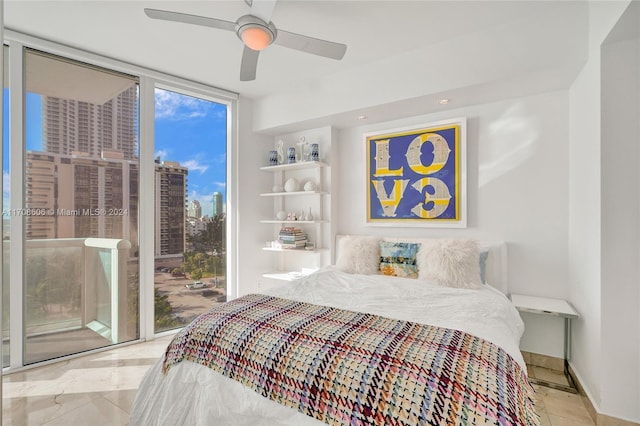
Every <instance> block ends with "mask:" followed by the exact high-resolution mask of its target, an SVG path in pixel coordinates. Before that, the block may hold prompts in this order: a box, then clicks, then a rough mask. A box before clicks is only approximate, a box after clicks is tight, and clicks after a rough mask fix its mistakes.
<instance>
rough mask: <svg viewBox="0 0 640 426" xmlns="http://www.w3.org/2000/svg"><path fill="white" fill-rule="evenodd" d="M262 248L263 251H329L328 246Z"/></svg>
mask: <svg viewBox="0 0 640 426" xmlns="http://www.w3.org/2000/svg"><path fill="white" fill-rule="evenodd" d="M262 250H265V251H278V252H281V253H287V252H289V253H326V252H327V251H329V249H328V248H322V247H321V248H314V249H307V248H274V247H263V248H262Z"/></svg>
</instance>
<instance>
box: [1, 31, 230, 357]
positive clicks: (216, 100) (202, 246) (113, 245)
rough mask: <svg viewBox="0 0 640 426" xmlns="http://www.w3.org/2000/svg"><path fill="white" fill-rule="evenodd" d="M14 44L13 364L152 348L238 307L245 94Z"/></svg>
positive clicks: (8, 280) (7, 219) (9, 318)
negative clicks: (234, 227)
mask: <svg viewBox="0 0 640 426" xmlns="http://www.w3.org/2000/svg"><path fill="white" fill-rule="evenodd" d="M14 38H15V40H14ZM25 40H26V42H25ZM8 41H9V47H8V58H7V60H8V61H9V62H10V65H9V67H8V69H9V72H8V74H5V78H6V80H5V90H4V100H5V105H6V107H5V108H6V109H5V114H4V116H3V120H4V123H5V135H4V144H3V159H4V161H3V177H4V188H3V189H4V191H3V254H4V256H3V259H4V266H5V267H4V268H3V290H2V291H3V296H4V297H3V305H4V306H3V308H4V307H6V309H3V319H4V321H3V348H4V351H3V367H7V366H9V367H11V368H14V367H21V366H25V365H30V364H36V363H39V362H41V361H46V360H51V359H54V358H57V357H64V356H67V355H71V354H76V353H81V352H84V351H88V350H93V349H96V348H102V347H107V346H110V345H114V344H119V343H123V342H127V341H131V340H135V339H138V338H140V337H143V338H150V337H152V334H153V333H154V332H159V331H165V330H170V329H174V328H177V327H181V326H183V325H185V324H186V323H187V322H188V321H190V320H191V319H192V318H193V317H194V316H195V315H196V314H197V313H200V312H203V311H204V310H206V309H208V308H209V307H211V306H213V305H215V304H217V303H221V302H222V301H224V300H226V295H227V293H228V292H227V290H226V285H227V280H226V277H227V270H228V266H227V262H228V260H227V257H226V253H227V248H228V247H229V243H228V242H227V232H226V229H227V227H228V224H227V205H226V204H227V203H226V200H227V198H228V197H227V193H226V192H227V184H226V179H227V175H228V164H229V162H228V156H227V147H229V146H230V140H231V136H230V134H232V133H234V131H233V125H232V124H230V123H233V120H232V119H231V116H230V115H231V114H232V111H234V110H235V109H234V105H235V99H236V97H235V95H233V94H228V93H227V92H224V91H219V90H217V89H213V88H210V87H208V86H203V85H200V84H195V83H190V82H188V81H184V80H182V79H177V78H173V77H171V76H164V75H162V74H160V73H157V72H153V71H149V70H146V69H144V68H139V67H136V66H132V65H128V64H122V63H119V62H117V61H114V60H111V59H106V58H100V57H98V56H96V55H87V54H86V53H84V52H78V51H74V50H73V49H70V48H66V47H59V46H58V47H56V48H54V49H53V50H55V52H56V54H55V55H54V54H50V53H48V52H45V50H47V49H46V48H45V49H42V45H45V46H49V47H50V46H52V44H51V43H44V44H41V43H40V42H39V41H38V40H37V39H35V38H32V37H25V36H22V35H18V34H11V35H10V36H9V37H8ZM33 47H35V48H38V49H37V50H35V49H32V48H33ZM67 54H68V56H67ZM85 56H86V57H88V60H85ZM151 74H152V75H153V77H150V75H151ZM158 76H161V77H163V81H165V82H166V84H165V86H166V87H165V88H164V89H160V88H159V87H155V84H156V83H155V82H156V81H157V80H156V78H158ZM145 87H146V88H149V87H154V88H152V89H151V91H152V92H153V91H155V92H154V93H155V95H156V96H155V97H156V99H155V101H156V105H155V107H154V105H153V102H149V97H147V96H146V95H145V96H142V94H143V93H149V92H148V89H145ZM175 87H180V89H179V90H177V89H176V90H173V91H172V90H169V88H175ZM191 89H193V90H191ZM220 94H222V95H221V96H220V97H218V95H220ZM163 96H165V98H164V100H165V101H166V102H165V103H162V97H163ZM172 101H175V102H177V103H175V104H170V102H172ZM163 108H165V109H163ZM172 108H175V109H172ZM143 110H146V111H150V110H152V111H154V112H153V114H155V120H148V119H143V118H142V116H143V115H144V114H142V111H143ZM172 112H173V114H172ZM154 127H155V138H154V137H150V136H149V135H153V134H154V132H153V128H154ZM150 129H152V130H150ZM172 132H173V133H172ZM145 135H146V136H145ZM171 135H173V136H171ZM197 204H199V205H200V207H201V210H196V209H195V206H196V205H197ZM194 218H196V219H198V221H195V222H194V221H193V220H192V219H194ZM150 222H153V227H152V228H149V227H145V226H146V225H147V224H149V223H150ZM196 222H197V223H196ZM143 225H145V226H143ZM9 256H10V257H9ZM168 263H171V264H172V267H169V266H166V265H168ZM173 263H175V265H173ZM9 265H10V266H11V268H9ZM163 278H164V282H165V284H168V283H171V284H172V285H173V287H170V288H167V287H164V288H161V286H160V285H158V282H157V281H162V279H163ZM181 280H182V281H184V282H179V281H181ZM196 282H198V283H202V284H197V285H192V284H194V283H196ZM176 286H177V287H176ZM154 295H155V297H154ZM176 295H178V296H176ZM9 306H10V309H9V308H8V307H9ZM154 314H155V315H154ZM149 318H155V320H156V321H153V324H152V320H149ZM150 325H151V326H150Z"/></svg>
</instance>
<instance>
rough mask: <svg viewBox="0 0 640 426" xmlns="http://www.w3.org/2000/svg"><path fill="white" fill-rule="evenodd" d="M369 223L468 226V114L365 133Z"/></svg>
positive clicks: (367, 219)
mask: <svg viewBox="0 0 640 426" xmlns="http://www.w3.org/2000/svg"><path fill="white" fill-rule="evenodd" d="M364 141H365V148H366V157H365V158H366V159H367V160H366V161H367V167H366V173H367V176H366V181H367V217H366V222H367V224H368V225H395V226H398V225H404V226H430V227H443V228H465V227H466V226H467V219H466V118H456V119H451V120H445V121H440V122H436V123H430V124H424V125H418V126H412V127H410V128H401V129H392V130H387V131H382V132H375V133H367V134H365V135H364Z"/></svg>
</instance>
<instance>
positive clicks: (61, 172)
mask: <svg viewBox="0 0 640 426" xmlns="http://www.w3.org/2000/svg"><path fill="white" fill-rule="evenodd" d="M26 166H27V167H26V187H27V189H26V205H27V206H29V209H31V211H36V212H42V213H43V214H37V215H29V216H27V217H26V219H27V220H26V237H27V239H37V238H43V239H49V238H86V237H97V238H123V239H127V240H130V241H132V242H135V241H137V236H136V233H137V223H136V221H137V217H138V214H137V211H138V194H137V189H136V188H137V187H138V176H139V172H138V164H137V162H132V161H125V160H118V159H101V158H89V157H83V156H79V157H78V156H72V155H64V154H49V153H45V152H38V151H30V152H27V162H26ZM69 188H72V189H73V190H71V191H70V190H69ZM132 188H133V189H132ZM107 210H108V212H107ZM108 213H111V214H108Z"/></svg>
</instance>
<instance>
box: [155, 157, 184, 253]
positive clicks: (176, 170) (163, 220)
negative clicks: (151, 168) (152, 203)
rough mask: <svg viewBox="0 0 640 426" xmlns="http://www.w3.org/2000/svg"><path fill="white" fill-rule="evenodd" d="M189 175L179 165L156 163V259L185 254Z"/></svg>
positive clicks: (166, 162) (169, 162)
mask: <svg viewBox="0 0 640 426" xmlns="http://www.w3.org/2000/svg"><path fill="white" fill-rule="evenodd" d="M188 173H189V170H188V169H187V168H186V167H182V166H180V164H179V163H176V162H173V161H163V162H159V161H157V162H156V178H155V181H156V197H155V200H156V238H155V254H156V256H169V255H175V254H180V253H183V252H184V248H185V242H186V235H185V226H186V217H185V213H186V206H187V198H186V194H187V174H188Z"/></svg>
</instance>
